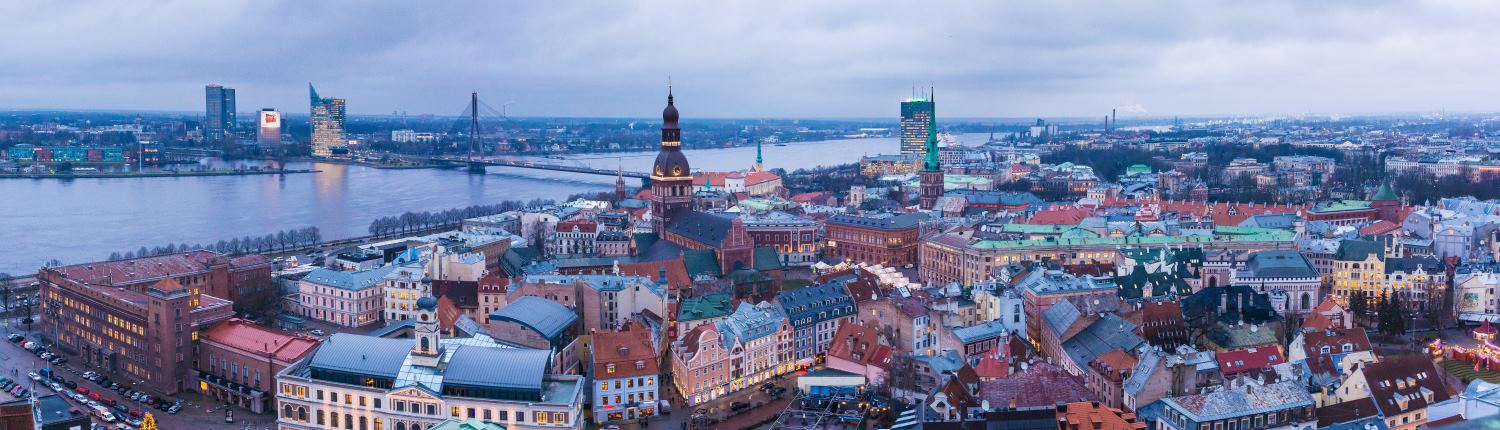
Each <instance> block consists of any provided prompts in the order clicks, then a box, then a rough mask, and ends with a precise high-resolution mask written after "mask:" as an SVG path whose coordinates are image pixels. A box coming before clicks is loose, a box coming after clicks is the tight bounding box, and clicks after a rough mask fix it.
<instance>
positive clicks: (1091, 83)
mask: <svg viewBox="0 0 1500 430" xmlns="http://www.w3.org/2000/svg"><path fill="white" fill-rule="evenodd" d="M416 3H420V4H416ZM1001 3H1002V2H998V1H974V2H937V1H901V2H889V3H887V2H879V1H848V2H844V1H786V2H779V1H769V2H768V1H745V2H733V1H731V2H724V1H707V2H705V1H682V2H675V1H674V2H665V1H597V2H582V1H580V2H503V3H502V2H483V3H479V2H475V3H467V2H450V1H442V2H338V1H327V2H325V1H316V2H308V1H297V2H280V1H267V0H258V1H253V2H252V1H245V2H235V1H207V2H205V1H150V2H146V1H141V2H133V1H132V2H127V1H96V2H91V1H78V2H4V3H0V36H3V37H4V39H5V40H9V41H10V42H8V43H5V44H3V45H0V58H3V59H4V60H3V61H0V108H8V109H18V108H19V109H32V108H65V109H123V110H174V111H201V110H202V109H203V85H204V84H207V83H222V84H225V85H228V86H231V87H235V88H237V89H238V97H239V103H238V104H239V106H238V107H239V110H240V111H250V110H255V109H258V108H262V107H275V108H279V109H281V110H283V111H286V112H292V113H306V111H307V109H308V108H307V103H308V102H307V88H306V87H307V83H308V82H312V83H314V84H315V85H316V86H317V88H318V91H319V92H320V93H321V94H323V95H324V96H325V97H344V98H346V99H348V108H349V110H350V112H351V113H355V114H388V113H391V112H393V111H406V112H409V113H412V114H416V113H434V114H439V115H457V114H459V113H461V112H462V111H463V110H464V107H465V104H466V103H467V97H468V93H469V91H472V90H477V91H479V93H480V97H481V99H484V100H485V101H486V102H487V103H488V104H489V105H491V106H494V107H495V108H496V109H499V108H500V107H501V105H502V104H504V103H505V102H513V104H511V105H510V107H509V109H508V110H509V112H510V113H512V114H514V115H520V116H611V117H649V116H655V115H656V114H657V112H660V109H661V105H662V104H663V100H662V99H663V96H664V95H665V92H666V88H665V87H666V83H667V77H668V76H671V79H672V81H673V82H674V84H675V88H676V93H677V96H678V101H679V103H678V104H679V107H680V108H681V110H682V114H683V116H684V117H685V118H686V117H693V116H698V117H778V118H791V117H877V118H879V117H895V116H896V115H897V109H898V104H897V103H898V101H899V100H901V99H902V98H905V97H907V96H909V95H910V93H911V88H912V87H913V86H916V85H921V86H926V85H928V84H932V85H935V86H936V87H937V102H938V115H939V116H940V117H941V116H950V117H997V116H1004V117H1030V116H1102V115H1104V114H1107V113H1108V112H1109V109H1110V108H1115V107H1122V108H1126V109H1125V110H1124V111H1122V113H1125V112H1127V111H1128V112H1137V113H1138V114H1144V115H1159V116H1171V115H1195V114H1282V113H1308V112H1317V113H1383V112H1429V111H1437V110H1448V111H1469V112H1474V111H1481V112H1492V111H1500V108H1497V106H1500V84H1497V82H1500V79H1497V78H1500V19H1497V18H1500V2H1493V1H1477V0H1476V1H1434V2H1399V3H1398V2H1391V3H1385V2H1375V1H1348V2H1338V1H1309V2H1296V3H1291V2H1288V3H1280V2H1269V1H1226V2H1215V1H1204V0H1192V1H1183V2H1144V1H1142V2H1137V1H1126V2H1069V1H1056V0H1049V1H1045V2H1034V1H1027V2H1004V4H1001ZM1148 3H1149V4H1148Z"/></svg>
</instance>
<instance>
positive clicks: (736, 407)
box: [729, 402, 750, 412]
mask: <svg viewBox="0 0 1500 430" xmlns="http://www.w3.org/2000/svg"><path fill="white" fill-rule="evenodd" d="M746 409H750V404H749V403H745V402H734V403H730V404H729V410H731V411H735V412H739V411H743V410H746Z"/></svg>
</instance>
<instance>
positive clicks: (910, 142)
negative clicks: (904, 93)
mask: <svg viewBox="0 0 1500 430" xmlns="http://www.w3.org/2000/svg"><path fill="white" fill-rule="evenodd" d="M934 110H935V109H934V105H933V102H932V99H930V98H916V97H914V98H909V99H906V101H904V102H901V153H902V154H919V155H920V154H923V153H925V152H926V146H927V136H928V135H929V134H931V133H932V126H933V124H932V115H933V112H934Z"/></svg>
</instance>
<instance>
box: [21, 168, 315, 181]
mask: <svg viewBox="0 0 1500 430" xmlns="http://www.w3.org/2000/svg"><path fill="white" fill-rule="evenodd" d="M318 172H321V170H317V169H287V170H226V171H217V170H205V171H191V170H188V171H172V170H166V171H159V172H95V173H0V179H82V178H178V177H189V176H252V175H282V174H290V173H318Z"/></svg>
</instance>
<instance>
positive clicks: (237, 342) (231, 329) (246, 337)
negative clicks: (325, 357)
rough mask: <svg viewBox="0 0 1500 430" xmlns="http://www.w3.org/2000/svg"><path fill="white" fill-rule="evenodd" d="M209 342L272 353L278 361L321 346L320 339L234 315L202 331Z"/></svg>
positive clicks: (289, 360) (264, 353)
mask: <svg viewBox="0 0 1500 430" xmlns="http://www.w3.org/2000/svg"><path fill="white" fill-rule="evenodd" d="M200 336H201V338H202V339H203V340H206V341H212V342H217V343H220V344H223V345H227V346H229V347H231V348H234V349H237V350H240V351H244V352H245V353H248V354H255V355H271V356H274V357H275V358H276V359H277V360H281V361H284V362H288V363H290V362H293V361H297V360H298V359H300V358H302V357H303V356H305V355H307V353H308V352H309V351H312V350H313V348H315V347H317V346H318V340H317V339H314V338H311V337H307V336H303V335H299V334H296V333H291V332H286V331H282V330H277V329H273V328H268V327H261V326H259V325H255V324H254V323H252V322H250V321H245V320H242V319H239V318H231V319H229V320H226V321H224V322H221V323H218V324H215V325H214V326H213V327H209V328H208V330H204V331H203V333H202V334H200Z"/></svg>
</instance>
